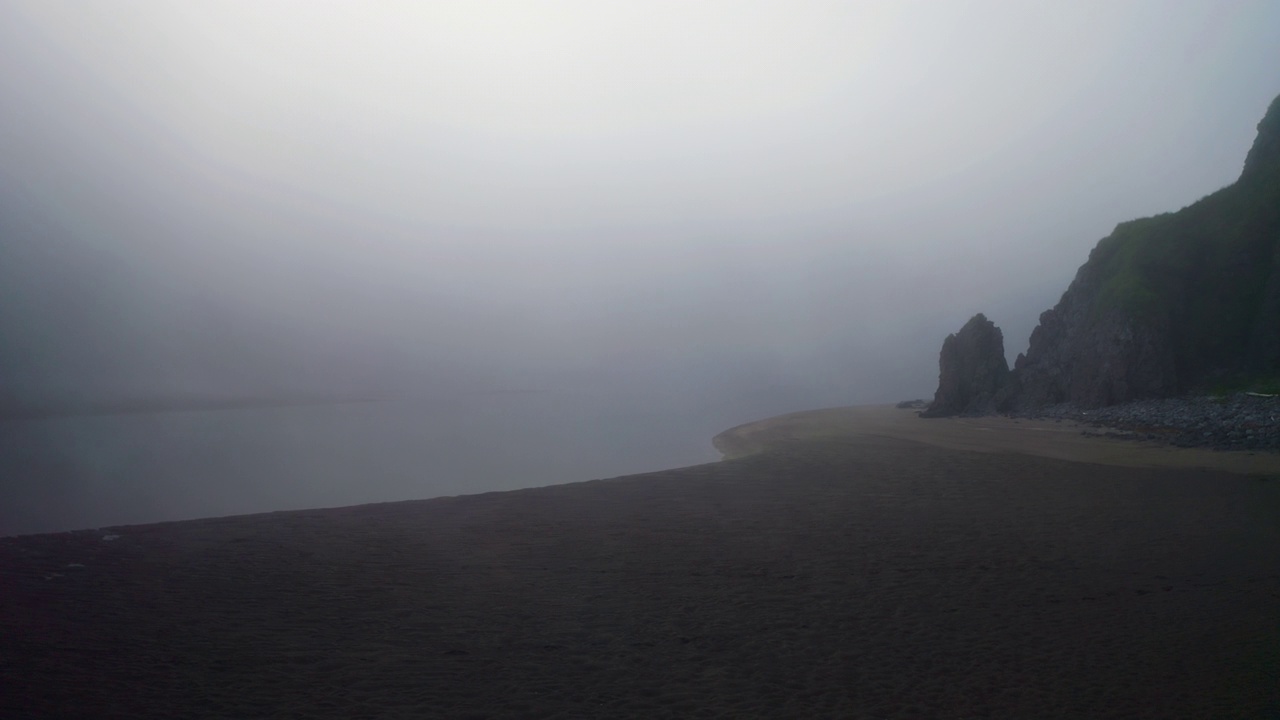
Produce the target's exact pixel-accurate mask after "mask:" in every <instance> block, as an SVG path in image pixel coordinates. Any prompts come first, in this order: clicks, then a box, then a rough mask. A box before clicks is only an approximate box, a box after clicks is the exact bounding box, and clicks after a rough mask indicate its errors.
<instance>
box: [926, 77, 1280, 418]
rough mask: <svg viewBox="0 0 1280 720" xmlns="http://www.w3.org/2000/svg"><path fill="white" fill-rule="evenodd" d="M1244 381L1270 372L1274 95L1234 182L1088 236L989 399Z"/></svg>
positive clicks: (1273, 365) (1277, 312) (1030, 402)
mask: <svg viewBox="0 0 1280 720" xmlns="http://www.w3.org/2000/svg"><path fill="white" fill-rule="evenodd" d="M996 332H999V331H998V330H997V331H996ZM948 342H951V339H950V338H948ZM943 352H944V354H945V353H946V352H947V350H946V347H945V345H944V350H943ZM1248 379H1268V380H1271V381H1273V382H1274V381H1275V380H1277V379H1280V97H1278V98H1276V99H1275V100H1274V101H1272V103H1271V106H1270V108H1269V109H1268V110H1267V113H1266V116H1265V117H1264V118H1263V120H1262V122H1260V123H1259V124H1258V136H1257V139H1256V140H1255V142H1254V144H1253V147H1252V148H1251V149H1250V151H1249V154H1248V156H1247V158H1246V160H1245V164H1244V169H1243V171H1242V172H1241V174H1240V178H1239V179H1238V180H1237V181H1236V182H1235V183H1233V184H1232V185H1230V186H1228V187H1225V188H1223V189H1221V190H1219V191H1217V192H1215V193H1213V194H1211V195H1209V196H1207V197H1205V198H1203V199H1201V200H1199V201H1198V202H1196V203H1193V204H1192V205H1189V206H1187V207H1185V208H1183V209H1181V210H1179V211H1178V212H1175V213H1166V214H1164V215H1158V216H1156V217H1151V218H1145V219H1141V220H1133V221H1130V222H1125V223H1121V224H1119V225H1118V226H1116V229H1115V231H1113V232H1112V233H1111V235H1110V236H1108V237H1106V238H1103V239H1102V240H1101V241H1099V242H1098V245H1097V246H1096V247H1095V248H1094V249H1093V251H1092V252H1090V254H1089V259H1088V261H1087V262H1085V264H1084V265H1082V266H1081V267H1080V269H1079V271H1078V272H1077V273H1076V277H1075V279H1074V280H1073V281H1072V283H1071V285H1070V286H1069V287H1068V288H1067V291H1066V292H1065V293H1064V294H1063V295H1062V299H1061V300H1060V301H1059V302H1058V304H1057V305H1056V306H1054V307H1053V309H1051V310H1048V311H1046V312H1044V313H1043V314H1042V315H1041V316H1040V324H1039V326H1037V327H1036V329H1035V330H1034V331H1033V332H1032V334H1031V345H1030V347H1029V348H1028V349H1027V352H1026V353H1025V354H1021V355H1019V356H1018V359H1017V361H1016V362H1015V363H1014V369H1013V371H1012V373H1011V374H1010V376H1009V378H1008V381H1007V382H1006V383H1005V384H1004V385H1003V386H1002V387H1001V389H1000V390H999V391H998V392H997V394H996V396H995V397H994V399H993V402H994V409H997V410H1001V411H1009V410H1025V409H1030V408H1035V407H1041V406H1044V405H1050V404H1055V403H1061V402H1070V403H1074V404H1076V405H1079V406H1082V407H1098V406H1104V405H1111V404H1115V403H1121V402H1126V401H1129V400H1134V399H1138V398H1159V397H1168V396H1173V395H1179V394H1183V393H1186V392H1188V391H1191V390H1195V389H1198V388H1202V387H1206V386H1212V385H1215V384H1226V385H1230V384H1238V383H1239V382H1240V381H1241V380H1248ZM943 381H944V383H943V384H945V383H946V382H947V381H946V378H945V372H944V378H943ZM938 392H939V398H941V399H946V403H944V404H942V405H939V401H938V400H935V402H934V404H935V405H936V406H938V407H939V410H942V409H944V408H953V407H955V401H954V400H951V399H950V398H952V397H953V396H954V393H955V391H954V389H946V391H945V392H944V387H941V386H940V387H939V388H938ZM966 407H967V406H966ZM965 411H970V410H965ZM935 414H938V413H935Z"/></svg>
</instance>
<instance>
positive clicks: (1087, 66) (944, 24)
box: [0, 0, 1280, 404]
mask: <svg viewBox="0 0 1280 720" xmlns="http://www.w3.org/2000/svg"><path fill="white" fill-rule="evenodd" d="M1277 93H1280V3H1276V2H1273V1H1271V0H1265V1H1262V2H1221V1H1212V2H1171V1H1166V0H1162V1H1159V2H1138V1H1132V2H1114V0H1109V1H1107V2H1079V1H1073V2H1012V1H1010V2H863V3H857V2H802V1H797V0H790V1H788V2H747V1H745V0H734V1H732V2H727V1H726V2H691V1H689V0H682V1H680V2H664V1H660V0H645V1H644V2H606V1H603V0H593V1H583V2H553V1H548V2H528V1H527V0H512V1H509V2H507V1H491V2H485V1H482V0H466V1H465V2H461V1H460V2H318V1H316V0H305V1H303V0H299V1H297V2H272V1H270V0H251V1H245V2H233V1H230V0H218V1H216V2H213V1H210V2H167V1H160V0H157V1H155V2H129V1H126V0H112V1H111V2H106V1H103V2H56V1H54V0H38V1H36V2H21V1H15V0H0V158H3V162H0V191H2V196H0V203H2V206H0V207H2V209H3V212H4V215H5V217H3V218H0V222H2V223H3V225H2V229H3V232H4V233H5V236H4V237H3V238H0V242H2V243H4V244H5V245H7V246H8V250H4V249H3V248H0V253H5V252H7V253H8V258H9V259H8V261H6V264H7V267H6V268H4V270H3V271H2V272H3V273H4V278H5V279H6V282H7V283H8V285H9V287H10V290H9V293H10V295H9V301H8V302H7V307H6V308H5V309H4V310H3V311H2V313H0V314H3V317H2V318H0V320H3V322H4V323H6V325H5V327H6V328H7V329H6V332H8V333H9V334H10V337H9V339H8V340H7V341H6V342H7V344H8V350H7V352H8V356H7V360H6V362H7V363H8V365H9V368H10V376H11V377H19V376H20V377H30V378H34V377H35V374H33V373H37V371H38V369H39V368H42V367H44V368H47V367H52V366H57V365H58V364H59V363H62V364H64V365H66V366H67V367H69V368H73V370H69V371H68V372H67V374H66V375H65V376H64V377H63V378H62V379H61V380H60V381H59V382H63V383H64V384H65V383H67V382H75V381H77V380H84V381H85V382H89V379H90V378H91V377H93V376H94V373H95V372H98V370H99V369H97V368H96V366H95V365H94V363H95V362H97V360H94V359H93V357H97V356H98V355H102V356H110V355H112V352H111V351H108V350H107V349H105V348H106V346H107V345H110V343H111V342H112V338H115V341H117V342H119V343H123V344H127V345H129V346H130V348H129V350H128V351H127V352H124V351H122V352H123V355H120V357H126V356H127V357H128V358H129V360H128V361H127V362H126V361H124V360H121V361H119V363H122V364H129V363H138V362H141V361H139V360H138V358H139V357H153V358H160V359H156V360H153V361H152V362H151V364H150V365H147V364H146V363H142V364H143V365H146V367H147V368H148V370H147V372H146V373H143V376H142V377H140V378H139V379H138V380H137V382H136V383H135V384H134V385H133V386H131V387H135V388H143V389H145V386H146V383H148V382H154V381H156V379H157V378H161V377H163V378H167V382H168V383H169V386H170V387H173V386H178V387H181V386H182V385H183V384H184V383H188V384H190V383H195V384H196V385H198V384H199V382H201V380H200V378H202V377H203V378H205V380H206V381H207V380H208V378H209V377H213V376H216V375H217V374H218V372H219V371H217V370H216V369H214V370H211V369H210V368H209V367H206V366H202V365H201V362H202V361H201V360H200V358H201V357H203V356H205V355H206V354H207V352H208V351H209V350H210V347H211V345H212V346H213V347H216V348H218V349H219V352H223V353H225V354H226V355H227V356H228V357H231V356H236V354H237V353H238V352H241V351H242V350H243V348H240V349H237V348H236V347H233V346H234V345H235V343H236V342H242V343H245V344H249V342H250V341H249V340H247V339H245V338H268V339H271V338H274V339H276V340H279V339H280V338H284V337H294V336H297V337H299V338H307V342H327V343H329V345H328V347H330V348H331V350H332V352H333V353H335V354H336V355H342V353H343V352H347V351H344V350H342V347H343V346H344V344H345V345H349V346H353V347H358V348H360V351H359V352H356V351H350V353H351V356H352V357H348V358H347V360H345V361H344V362H350V363H351V364H352V365H353V366H359V367H360V368H361V370H360V372H363V373H365V374H366V375H367V374H377V373H378V372H379V369H380V368H384V367H385V366H384V365H382V364H379V363H380V362H387V363H391V364H396V363H400V364H403V365H413V364H414V363H419V362H423V363H437V365H433V367H436V366H440V367H443V366H444V365H450V364H451V365H450V366H451V367H459V368H466V369H468V372H471V371H474V372H480V371H484V372H488V373H490V375H491V376H492V377H493V378H498V379H499V381H503V382H505V380H502V379H503V378H506V379H508V380H510V383H509V384H511V385H512V386H513V387H516V386H521V384H522V383H527V382H528V378H529V377H534V376H537V377H545V376H548V374H552V375H556V374H558V375H557V376H558V377H559V376H563V377H573V376H574V374H575V373H578V374H583V375H584V376H585V375H590V374H591V373H599V372H602V371H603V370H602V368H603V369H607V370H609V371H610V372H616V373H621V375H620V377H621V376H626V375H627V373H635V376H636V377H648V376H649V375H654V376H658V377H661V376H663V374H664V373H667V372H669V371H670V368H673V367H675V368H690V367H695V368H699V369H698V370H697V372H698V373H713V372H714V370H711V369H708V368H707V367H703V365H706V366H711V367H717V366H724V364H725V363H730V362H740V363H741V364H742V365H743V366H744V367H750V368H752V370H751V371H750V372H751V373H757V374H761V373H763V376H767V377H768V378H769V381H770V382H776V383H778V384H780V385H798V386H804V387H807V388H808V389H809V391H811V392H810V395H812V394H814V393H818V394H820V393H821V392H828V391H830V390H831V389H832V388H843V390H841V393H842V394H840V395H839V396H832V397H831V403H830V404H841V403H844V402H854V401H858V402H872V401H886V400H894V399H900V396H906V395H908V394H909V395H911V396H915V395H921V394H926V393H929V392H932V390H933V387H934V383H935V382H936V378H937V350H938V348H939V347H940V345H941V342H942V339H943V337H944V336H945V334H946V333H948V332H953V331H955V330H957V329H958V328H959V327H960V325H961V324H963V322H964V321H965V320H966V319H967V318H968V317H969V316H971V315H972V314H973V313H975V312H979V311H982V312H985V313H987V315H988V316H989V317H991V318H992V319H993V320H994V321H995V322H996V323H997V324H998V325H1000V326H1001V327H1002V328H1004V330H1005V336H1006V350H1007V352H1008V355H1009V356H1010V358H1011V359H1012V357H1013V356H1014V355H1016V354H1017V353H1018V352H1020V351H1022V350H1024V349H1025V346H1026V342H1027V336H1028V335H1029V333H1030V331H1031V328H1032V327H1033V325H1034V323H1035V322H1036V319H1037V317H1038V315H1039V313H1040V312H1041V311H1043V310H1045V309H1047V308H1048V307H1050V306H1051V305H1053V303H1054V302H1056V300H1057V298H1058V296H1059V295H1060V294H1061V293H1062V291H1063V290H1064V289H1065V287H1066V284H1067V282H1068V281H1069V280H1070V278H1071V277H1072V276H1073V274H1074V272H1075V270H1076V268H1077V267H1078V266H1079V265H1080V264H1081V263H1082V262H1084V260H1085V257H1086V256H1087V253H1088V250H1089V249H1090V248H1091V247H1092V246H1093V245H1094V243H1096V242H1097V240H1098V239H1100V238H1101V237H1103V236H1105V235H1106V234H1107V233H1109V232H1110V230H1111V228H1112V227H1114V225H1115V224H1116V223H1117V222H1120V221H1124V220H1127V219H1131V218H1134V217H1138V216H1143V215H1149V214H1153V213H1157V212H1163V211H1170V210H1176V209H1178V208H1179V207H1182V206H1183V205H1186V204H1188V203H1190V202H1192V201H1194V200H1196V199H1198V198H1199V197H1201V196H1203V195H1205V194H1208V193H1209V192H1212V191H1213V190H1216V189H1217V188H1219V187H1222V186H1224V185H1226V184H1229V183H1230V182H1232V181H1233V180H1234V179H1235V178H1236V176H1237V175H1238V173H1239V170H1240V168H1241V165H1242V163H1243V160H1244V156H1245V153H1246V152H1247V150H1248V148H1249V145H1250V143H1251V142H1252V139H1253V136H1254V133H1255V125H1256V123H1257V122H1258V120H1259V119H1261V117H1262V114H1263V112H1264V110H1265V109H1266V107H1267V105H1268V103H1269V101H1270V100H1271V99H1272V98H1273V97H1274V96H1275V95H1276V94H1277ZM18 247H21V248H23V249H22V250H21V251H18V250H15V249H14V248H18ZM49 248H56V250H50V249H49ZM0 259H3V258H0ZM88 276H92V277H102V278H106V279H105V280H103V282H104V283H106V284H108V285H111V284H112V283H114V285H111V287H110V288H106V289H101V288H99V289H85V288H84V287H81V285H83V283H84V278H85V277H88ZM19 286H20V287H19ZM14 287H18V288H19V289H17V290H14V289H13V288H14ZM22 293H26V295H23V294H22ZM15 297H16V298H17V300H14V298H15ZM190 308H201V312H205V313H207V314H208V317H217V318H223V320H220V321H219V322H224V323H230V324H231V325H236V324H237V323H247V324H250V325H253V326H254V327H255V328H257V329H255V330H253V331H252V332H250V331H239V330H226V329H225V328H223V329H220V330H217V332H214V331H212V330H210V329H209V328H210V325H209V323H211V322H213V321H211V320H207V319H206V320H204V321H202V323H203V324H197V326H196V327H189V326H184V324H183V323H184V319H185V318H187V317H188V314H189V313H190V312H191V310H190ZM201 317H205V316H201ZM77 323H79V325H78V324H77ZM215 324H216V323H215ZM81 326H83V327H81ZM219 327H221V326H219ZM86 328H89V329H86ZM104 328H106V329H105V330H104ZM149 328H150V329H149ZM154 328H160V330H155V329H154ZM95 332H96V333H98V335H94V333H95ZM60 333H61V334H62V335H61V336H60V335H59V334H60ZM210 333H213V335H212V336H216V337H215V339H214V340H210V339H209V338H210V337H211V335H210ZM219 333H221V334H219ZM255 333H256V334H255ZM103 336H109V337H106V338H105V339H104V337H103ZM14 338H20V340H14ZM68 338H69V339H68ZM87 338H96V339H93V340H92V343H96V345H94V346H93V347H94V351H93V352H92V353H89V355H90V356H92V357H90V358H89V359H81V360H78V361H72V360H71V359H69V358H68V355H69V354H70V350H69V348H70V347H74V346H75V345H76V344H77V343H81V344H83V343H86V342H90V340H88V339H87ZM227 338H238V339H239V340H236V341H231V340H227ZM264 342H266V341H265V340H264ZM281 342H283V341H281ZM19 344H21V345H22V348H21V349H15V348H16V347H17V345H19ZM175 348H176V349H175ZM182 348H194V349H191V350H187V351H184V350H183V349H182ZM258 351H259V352H261V351H260V349H259V350H258ZM246 352H247V351H246ZM355 355H360V357H359V358H355V357H354V356H355ZM374 357H383V358H386V357H394V358H396V359H395V360H384V361H379V360H374V359H370V358H374ZM205 359H206V360H207V358H205ZM335 362H337V361H335ZM77 363H78V364H77ZM212 364H213V365H217V364H218V363H216V362H215V363H212ZM339 364H341V363H339ZM700 364H701V365H700ZM397 367H399V365H397ZM112 372H114V373H116V374H114V375H110V378H109V379H111V378H114V380H119V378H120V376H121V375H120V373H126V372H127V368H125V369H120V368H117V369H116V370H113V371H112ZM744 372H745V371H744ZM23 373H26V375H23ZM233 374H234V373H233ZM748 374H750V373H748ZM68 378H70V379H68ZM224 380H225V379H224ZM648 381H651V380H646V382H648ZM810 395H805V396H804V397H805V398H806V399H807V398H809V397H810Z"/></svg>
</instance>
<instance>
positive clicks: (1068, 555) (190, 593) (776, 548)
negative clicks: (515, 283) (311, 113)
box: [0, 421, 1280, 719]
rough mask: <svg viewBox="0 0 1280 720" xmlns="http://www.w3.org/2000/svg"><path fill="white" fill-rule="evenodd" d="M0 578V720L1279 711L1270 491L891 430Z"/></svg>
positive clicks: (1279, 572) (224, 523)
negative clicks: (919, 438)
mask: <svg viewBox="0 0 1280 720" xmlns="http://www.w3.org/2000/svg"><path fill="white" fill-rule="evenodd" d="M935 422H936V421H935ZM957 426H958V427H959V426H960V424H957ZM1023 430H1027V429H1026V428H1024V429H1023ZM1027 431H1028V432H1029V430H1027ZM939 432H942V431H939ZM963 432H965V433H968V432H982V433H984V434H989V435H993V436H994V435H997V434H999V432H1000V431H998V430H990V431H978V430H964V431H963ZM948 442H956V443H963V442H968V441H966V440H964V439H963V438H961V439H959V440H956V439H952V440H948ZM999 442H1001V443H1003V442H1007V441H1006V440H1001V441H999ZM1092 442H1095V443H1096V442H1102V441H1098V440H1093V441H1092ZM108 536H116V537H114V538H112V539H111V540H107V537H108ZM0 588H2V591H0V687H3V688H4V691H3V692H0V717H6V718H20V717H46V718H48V717H92V718H95V719H101V718H113V717H120V718H125V717H128V718H140V717H156V718H161V717H163V718H175V717H192V718H194V717H223V718H225V717H245V718H252V717H307V718H317V717H333V718H375V717H376V718H424V717H426V718H432V717H442V718H625V717H634V718H690V717H693V718H701V717H705V718H743V717H766V718H817V717H830V718H957V719H958V718H979V717H991V718H1009V717H1035V718H1081V717H1090V718H1141V717H1149V718H1207V717H1238V718H1256V717H1276V716H1277V715H1280V684H1278V683H1276V681H1275V679H1276V677H1277V674H1278V673H1280V623H1277V622H1276V618H1277V617H1280V479H1277V478H1274V477H1268V476H1248V475H1242V474H1235V473H1225V472H1218V471H1209V470H1204V469H1188V468H1153V467H1123V466H1116V465H1100V464H1086V463H1080V462H1070V461H1066V460H1061V459H1055V458H1051V457H1041V456H1036V455H1030V454H1024V453H1013V452H993V451H990V448H988V451H985V452H974V451H971V450H965V449H955V448H952V447H948V446H946V445H943V444H939V443H938V442H932V443H921V442H912V441H907V440H903V439H900V438H896V437H891V436H889V434H888V433H887V432H886V433H884V434H883V435H882V436H880V437H871V436H865V435H863V436H857V435H848V436H845V437H842V438H840V439H835V440H825V441H819V440H812V441H808V442H801V441H796V440H791V441H786V442H783V443H781V444H780V445H778V446H776V447H775V448H774V449H773V450H771V451H770V452H765V453H759V454H754V455H751V456H749V457H744V458H741V459H737V460H731V461H725V462H720V463H713V464H709V465H701V466H696V467H691V468H683V469H679V470H670V471H665V472H658V473H650V474H646V475H637V476H630V477H625V478H617V479H613V480H602V481H594V482H588V483H578V484H573V485H563V486H555V487H548V488H540V489H533V490H521V491H514V492H503V493H489V494H484V495H472V496H465V497H456V498H440V499H435V500H427V501H419V502H403V503H392V504H384V505H367V506H360V507H352V508H341V509H332V510H313V511H301V512H287V513H273V514H268V515H256V516H243V517H232V518H221V519H211V520H198V521H189V522H180V523H169V524H159V525H148V526H133V527H124V528H112V529H104V530H97V531H85V532H75V533H62V534H55V535H39V536H27V537H18V538H7V539H0Z"/></svg>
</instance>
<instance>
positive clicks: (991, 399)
mask: <svg viewBox="0 0 1280 720" xmlns="http://www.w3.org/2000/svg"><path fill="white" fill-rule="evenodd" d="M938 368H939V374H938V391H937V393H935V394H934V397H933V403H932V404H930V405H929V408H928V410H926V411H925V412H923V413H921V415H922V416H924V417H945V416H948V415H984V414H987V413H991V412H994V411H995V410H996V406H997V396H998V395H999V393H1000V392H1001V390H1002V389H1003V388H1004V386H1005V383H1006V382H1007V381H1008V378H1009V363H1008V362H1007V361H1006V360H1005V359H1004V334H1003V333H1001V332H1000V328H998V327H996V326H995V324H994V323H992V322H991V321H990V320H988V319H987V318H986V316H984V315H983V314H982V313H978V314H977V315H974V316H973V317H972V318H971V319H970V320H969V322H967V323H965V325H964V327H962V328H960V332H958V333H956V334H954V335H948V336H947V339H946V340H945V341H944V342H943V343H942V353H941V354H940V355H939V357H938Z"/></svg>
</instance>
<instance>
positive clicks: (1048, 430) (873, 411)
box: [713, 405, 1280, 475]
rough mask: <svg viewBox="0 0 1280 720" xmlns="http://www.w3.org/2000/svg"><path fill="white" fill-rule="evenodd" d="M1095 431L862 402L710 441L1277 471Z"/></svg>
mask: <svg viewBox="0 0 1280 720" xmlns="http://www.w3.org/2000/svg"><path fill="white" fill-rule="evenodd" d="M1103 430H1105V428H1104V429H1103ZM1100 434H1101V431H1100V430H1099V428H1097V427H1095V426H1093V425H1092V424H1090V425H1083V424H1081V423H1077V422H1073V421H1070V420H1060V419H1059V420H1033V419H1027V418H1009V417H1001V416H988V417H972V418H964V417H953V418H928V419H925V418H920V417H919V416H917V415H916V412H915V411H914V410H904V409H898V408H895V407H892V406H888V405H884V406H880V405H868V406H857V407H841V408H827V409H824V410H808V411H804V412H797V413H790V414H787V415H779V416H777V417H773V418H767V419H765V420H759V421H756V422H750V423H746V424H744V425H739V426H737V427H735V428H731V429H729V430H726V431H725V432H723V433H721V434H719V435H717V436H716V437H715V439H714V440H713V442H714V444H715V446H716V449H717V450H719V451H720V452H721V453H722V454H724V455H725V456H726V457H742V456H744V455H749V454H751V453H754V452H758V451H760V450H763V449H765V448H768V447H770V446H773V445H778V444H781V443H786V442H788V441H792V440H809V439H839V438H845V437H883V438H897V439H901V440H914V441H916V442H922V443H927V444H929V445H935V446H937V447H943V448H950V449H953V450H973V451H977V452H996V453H1005V452H1009V453H1019V454H1026V455H1035V456H1038V457H1047V458H1057V459H1060V460H1075V461H1078V462H1088V463H1101V464H1105V465H1120V466H1124V467H1163V468H1204V469H1208V470H1220V471H1223V472H1232V473H1243V474H1247V475H1256V474H1280V453H1275V452H1265V451H1257V452H1254V451H1233V452H1221V451H1215V450H1210V449H1208V448H1180V447H1173V446H1170V445H1169V444H1167V443H1161V442H1154V441H1153V442H1139V441H1134V440H1127V439H1126V440H1119V439H1112V438H1106V437H1099V435H1100Z"/></svg>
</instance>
